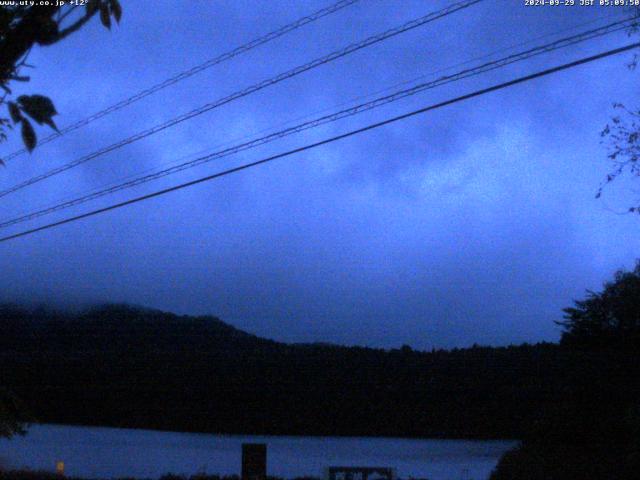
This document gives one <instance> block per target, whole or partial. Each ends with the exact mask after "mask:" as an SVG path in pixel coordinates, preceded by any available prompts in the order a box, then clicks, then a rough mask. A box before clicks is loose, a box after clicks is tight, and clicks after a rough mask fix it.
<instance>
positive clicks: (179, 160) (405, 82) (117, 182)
mask: <svg viewBox="0 0 640 480" xmlns="http://www.w3.org/2000/svg"><path fill="white" fill-rule="evenodd" d="M613 17H617V15H608V16H606V17H603V18H605V19H606V18H609V19H610V18H613ZM601 21H602V18H597V19H592V20H589V21H587V22H582V23H579V24H576V25H572V26H570V27H566V28H562V29H560V30H556V31H554V32H550V33H547V34H544V35H539V36H536V37H532V38H529V39H528V40H525V41H522V42H518V43H516V44H511V45H509V46H507V47H502V48H499V49H497V50H494V51H492V52H489V53H486V54H483V55H480V56H477V57H473V58H470V59H468V60H464V61H462V62H458V63H455V64H453V65H449V66H447V67H443V68H439V69H437V70H435V71H431V72H429V73H426V74H422V75H420V76H418V77H414V78H412V79H410V80H403V81H401V82H398V83H394V84H392V85H389V86H387V87H384V88H382V89H378V90H375V91H373V92H371V93H368V94H365V95H359V96H357V97H354V98H351V99H349V100H346V101H342V102H340V103H338V104H336V105H333V106H332V107H324V108H321V109H318V110H315V111H314V112H313V113H311V114H306V115H302V116H299V117H296V118H294V119H291V120H287V121H284V122H279V123H277V124H276V126H274V127H267V128H263V129H260V130H258V131H257V132H254V133H256V134H259V133H264V132H269V131H273V130H274V129H275V127H282V126H285V125H290V124H292V123H295V122H296V121H299V120H305V119H309V118H312V117H313V116H314V115H316V114H319V113H323V112H326V111H329V110H331V109H332V108H334V107H341V106H343V105H347V104H350V103H352V102H356V101H361V100H364V99H367V98H372V97H375V96H376V95H379V94H381V93H385V92H389V91H392V90H393V89H395V88H398V87H401V86H404V85H410V84H412V83H415V82H417V81H419V80H423V79H425V78H430V77H433V76H434V75H436V74H439V73H444V72H447V71H450V70H453V69H454V68H456V67H461V66H463V65H468V64H471V63H473V62H477V61H480V60H485V59H488V58H491V57H493V56H494V55H497V54H499V53H503V52H508V51H510V50H514V49H516V48H518V47H523V46H525V45H530V44H532V43H533V42H534V41H536V40H542V39H545V38H549V37H553V36H556V35H560V34H562V33H565V32H569V31H573V30H577V29H579V28H581V27H586V26H587V25H592V24H594V23H597V22H601ZM629 21H630V22H636V21H637V20H636V18H635V17H631V18H630V19H629ZM632 25H633V23H632V24H630V25H629V27H631V26H632ZM625 28H626V27H625ZM251 137H252V134H244V135H242V136H240V137H238V138H236V139H234V140H228V141H224V142H221V143H217V144H216V147H207V148H205V149H202V150H199V151H198V152H194V153H191V154H189V155H185V156H183V157H179V158H177V159H174V160H171V161H169V162H165V163H163V164H161V165H159V167H168V166H170V165H174V166H175V165H178V164H181V163H183V160H186V159H187V158H191V159H193V158H199V156H201V155H203V154H205V152H211V151H212V150H214V148H226V147H228V146H230V145H234V142H236V141H241V140H245V139H249V138H251ZM156 171H158V166H155V167H150V168H147V169H145V170H142V171H138V172H136V173H133V174H129V175H126V176H124V177H119V178H117V179H115V180H113V181H110V182H108V183H106V184H103V185H101V186H100V187H96V188H91V189H89V191H88V192H87V193H86V195H88V194H89V193H93V192H98V191H100V190H102V189H105V188H111V187H114V186H117V185H120V183H121V182H124V181H125V180H129V179H132V178H134V177H136V176H138V175H144V174H147V173H150V172H156ZM76 196H77V194H75V195H66V196H64V197H63V198H60V199H59V200H57V201H56V202H48V204H47V205H46V206H45V205H41V206H38V207H37V208H39V209H46V208H50V207H52V206H55V205H57V204H58V203H60V202H66V201H68V200H71V199H75V198H76ZM83 196H84V195H83ZM21 215H26V213H23V214H21Z"/></svg>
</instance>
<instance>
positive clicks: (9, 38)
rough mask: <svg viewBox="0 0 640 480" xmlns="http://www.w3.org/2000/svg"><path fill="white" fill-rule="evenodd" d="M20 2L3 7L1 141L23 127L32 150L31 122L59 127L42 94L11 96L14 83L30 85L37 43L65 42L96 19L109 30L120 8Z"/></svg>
mask: <svg viewBox="0 0 640 480" xmlns="http://www.w3.org/2000/svg"><path fill="white" fill-rule="evenodd" d="M21 3H22V2H16V4H15V5H4V6H0V89H1V90H2V95H1V96H0V107H2V109H3V110H4V111H6V113H5V114H4V115H0V142H3V141H5V140H6V139H7V133H8V131H9V130H11V129H13V127H20V130H21V135H22V140H23V142H24V144H25V146H26V148H27V149H28V150H29V151H32V150H33V149H34V148H35V146H36V144H37V135H36V131H35V129H34V127H33V124H32V121H33V122H35V123H37V124H38V125H47V126H49V127H51V128H53V129H56V125H55V123H54V121H53V117H54V116H55V115H56V114H57V112H56V109H55V106H54V104H53V102H52V101H51V99H49V98H48V97H46V96H44V95H20V96H19V97H17V98H16V99H13V98H12V90H11V85H12V83H13V82H27V81H29V77H28V76H26V75H24V74H23V71H24V69H25V68H30V67H31V65H29V64H27V57H28V56H29V52H30V51H31V49H32V48H33V47H34V46H36V45H38V46H49V45H54V44H56V43H58V42H60V41H62V40H64V39H65V38H67V37H68V36H69V35H71V34H73V33H75V32H77V31H78V30H79V29H80V28H82V27H83V26H84V25H85V24H86V23H87V22H89V21H90V20H91V19H92V18H93V17H94V16H96V15H98V16H99V17H100V21H101V22H102V24H103V25H104V26H105V27H106V28H111V18H113V19H114V20H115V21H116V22H119V21H120V18H121V16H122V8H121V6H120V3H119V1H118V0H88V1H87V2H86V4H85V5H84V8H81V7H79V6H75V5H66V6H61V5H56V3H57V2H48V3H49V5H21ZM70 18H71V19H72V20H71V21H69V20H68V19H70ZM5 109H6V110H5ZM1 162H2V159H0V163H1Z"/></svg>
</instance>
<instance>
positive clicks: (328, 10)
mask: <svg viewBox="0 0 640 480" xmlns="http://www.w3.org/2000/svg"><path fill="white" fill-rule="evenodd" d="M359 1H360V0H340V1H339V2H337V3H334V4H333V5H330V6H328V7H325V8H322V9H320V10H318V11H317V12H314V13H312V14H310V15H307V16H304V17H302V18H299V19H298V20H296V21H295V22H292V23H289V24H287V25H285V26H283V27H281V28H279V29H277V30H273V31H272V32H269V33H267V34H266V35H263V36H262V37H259V38H256V39H253V40H251V41H250V42H247V43H245V44H243V45H240V46H239V47H236V48H234V49H233V50H229V51H228V52H225V53H223V54H221V55H218V56H217V57H214V58H211V59H209V60H207V61H206V62H204V63H201V64H199V65H196V66H195V67H192V68H190V69H189V70H185V71H183V72H181V73H178V74H177V75H174V76H173V77H170V78H167V79H166V80H164V81H162V82H160V83H157V84H155V85H153V86H151V87H149V88H147V89H144V90H141V91H140V92H138V93H136V94H134V95H132V96H130V97H128V98H125V99H124V100H121V101H119V102H117V103H115V104H113V105H111V106H109V107H107V108H105V109H103V110H100V111H98V112H96V113H94V114H93V115H90V116H88V117H86V118H83V119H81V120H78V121H77V122H75V123H72V124H70V125H68V126H66V127H64V128H62V129H60V130H59V131H57V132H55V133H52V134H50V135H48V136H47V137H45V138H43V139H42V140H40V141H38V143H37V145H44V144H45V143H49V142H50V141H52V140H55V139H56V138H58V137H61V136H62V135H64V134H65V133H69V132H72V131H74V130H78V129H79V128H82V127H84V126H86V125H88V124H90V123H91V122H93V121H95V120H98V119H100V118H102V117H105V116H107V115H109V114H111V113H113V112H116V111H118V110H121V109H123V108H125V107H127V106H128V105H131V104H132V103H135V102H137V101H138V100H142V99H143V98H145V97H148V96H149V95H152V94H154V93H156V92H159V91H160V90H163V89H165V88H167V87H169V86H171V85H174V84H175V83H178V82H180V81H181V80H184V79H186V78H189V77H192V76H193V75H196V74H197V73H200V72H202V71H203V70H206V69H208V68H211V67H213V66H215V65H218V64H220V63H222V62H225V61H227V60H231V59H232V58H234V57H237V56H238V55H240V54H243V53H245V52H248V51H250V50H253V49H254V48H257V47H259V46H261V45H264V44H265V43H268V42H270V41H272V40H275V39H277V38H279V37H282V36H283V35H285V34H287V33H289V32H292V31H293V30H297V29H298V28H300V27H303V26H305V25H307V24H309V23H312V22H315V21H316V20H319V19H321V18H323V17H326V16H327V15H331V14H332V13H335V12H338V11H339V10H342V9H343V8H346V7H348V6H351V5H353V4H354V3H357V2H359ZM26 152H27V149H26V148H21V149H19V150H16V151H15V152H13V153H11V154H9V155H7V156H6V157H3V160H4V161H5V162H6V161H8V160H12V159H13V158H15V157H17V156H19V155H22V154H23V153H26Z"/></svg>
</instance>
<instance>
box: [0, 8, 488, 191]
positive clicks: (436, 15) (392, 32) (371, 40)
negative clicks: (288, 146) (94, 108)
mask: <svg viewBox="0 0 640 480" xmlns="http://www.w3.org/2000/svg"><path fill="white" fill-rule="evenodd" d="M482 1H484V0H463V1H461V2H457V3H454V4H452V5H450V6H448V7H446V8H443V9H441V10H438V11H435V12H432V13H429V14H427V15H425V16H423V17H420V18H417V19H414V20H410V21H408V22H406V23H404V24H402V25H401V26H399V27H395V28H392V29H389V30H386V31H384V32H382V33H379V34H377V35H373V36H371V37H368V38H366V39H364V40H362V41H360V42H357V43H352V44H351V45H348V46H347V47H344V48H342V49H340V50H336V51H334V52H332V53H330V54H328V55H325V56H323V57H320V58H317V59H315V60H312V61H311V62H308V63H305V64H303V65H300V66H298V67H295V68H293V69H291V70H288V71H286V72H284V73H281V74H279V75H276V76H275V77H271V78H269V79H267V80H263V81H262V82H259V83H257V84H254V85H252V86H250V87H247V88H245V89H243V90H239V91H237V92H235V93H232V94H230V95H228V96H226V97H223V98H220V99H218V100H216V101H215V102H213V103H207V104H205V105H203V106H201V107H199V108H197V109H195V110H191V111H190V112H187V113H185V114H182V115H180V116H178V117H174V118H173V119H171V120H169V121H167V122H165V123H162V124H160V125H156V126H155V127H152V128H150V129H147V130H144V131H143V132H139V133H137V134H135V135H132V136H130V137H128V138H125V139H123V140H121V141H119V142H117V143H114V144H111V145H109V146H107V147H104V148H101V149H100V150H97V151H95V152H93V153H91V154H89V155H85V156H84V157H81V158H78V159H76V160H74V161H72V162H70V163H67V164H65V165H62V166H60V167H57V168H54V169H52V170H49V171H48V172H45V173H43V174H40V175H37V176H35V177H32V178H30V179H28V180H25V181H23V182H21V183H19V184H17V185H14V186H13V187H10V188H7V189H5V190H2V191H0V197H4V196H6V195H9V194H10V193H13V192H16V191H18V190H21V189H23V188H25V187H27V186H29V185H33V184H34V183H38V182H40V181H42V180H45V179H47V178H49V177H52V176H54V175H57V174H59V173H62V172H65V171H67V170H70V169H71V168H74V167H77V166H78V165H81V164H83V163H86V162H88V161H90V160H93V159H95V158H97V157H99V156H101V155H104V154H105V153H108V152H112V151H113V150H116V149H118V148H121V147H123V146H125V145H129V144H130V143H133V142H136V141H138V140H141V139H143V138H146V137H148V136H150V135H153V134H155V133H158V132H160V131H162V130H165V129H167V128H169V127H172V126H174V125H177V124H179V123H182V122H184V121H186V120H189V119H191V118H193V117H196V116H198V115H201V114H203V113H205V112H208V111H210V110H213V109H214V108H217V107H220V106H222V105H225V104H227V103H230V102H232V101H234V100H237V99H239V98H242V97H245V96H247V95H250V94H252V93H255V92H257V91H259V90H262V89H264V88H267V87H270V86H272V85H275V84H277V83H280V82H282V81H284V80H287V79H289V78H292V77H295V76H297V75H300V74H301V73H304V72H306V71H308V70H312V69H314V68H317V67H319V66H321V65H324V64H327V63H330V62H332V61H334V60H337V59H339V58H342V57H344V56H346V55H349V54H351V53H353V52H356V51H358V50H361V49H363V48H366V47H369V46H371V45H374V44H376V43H378V42H381V41H383V40H387V39H389V38H391V37H394V36H396V35H399V34H401V33H404V32H407V31H409V30H413V29H414V28H417V27H420V26H422V25H425V24H427V23H430V22H433V21H435V20H437V19H440V18H443V17H446V16H448V15H451V14H452V13H455V12H457V11H459V10H462V9H465V8H468V7H470V6H472V5H474V4H476V3H480V2H482Z"/></svg>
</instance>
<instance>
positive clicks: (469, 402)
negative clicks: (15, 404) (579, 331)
mask: <svg viewBox="0 0 640 480" xmlns="http://www.w3.org/2000/svg"><path fill="white" fill-rule="evenodd" d="M0 328H1V330H2V335H0V378H1V379H2V384H3V386H5V387H6V388H8V389H9V390H11V391H12V392H14V393H15V395H16V396H17V397H18V398H19V399H20V401H21V402H22V406H23V409H24V411H25V412H27V414H28V415H29V416H30V417H31V418H32V419H35V420H37V421H40V422H55V423H66V424H83V425H105V426H115V427H131V428H150V429H162V430H176V431H193V432H220V433H247V434H249V433H252V434H300V435H385V436H407V437H413V436H420V437H447V438H523V436H524V435H525V434H526V432H528V431H529V430H530V426H531V425H535V424H536V422H538V421H539V420H540V419H538V418H537V417H538V416H539V415H542V413H541V412H549V411H552V410H553V409H556V408H557V407H558V406H559V405H565V404H571V405H580V404H581V403H584V402H586V403H587V404H588V406H591V405H608V406H610V407H611V408H612V409H614V410H615V408H616V405H627V404H628V403H629V402H631V401H633V400H634V399H636V398H637V393H638V392H639V391H640V388H639V386H640V381H639V376H638V375H637V371H638V365H640V363H639V362H638V360H640V354H639V353H638V351H637V350H636V349H619V348H615V349H611V348H597V349H594V348H589V349H585V348H578V347H573V346H571V345H562V346H561V345H559V344H553V343H540V344H536V345H528V344H523V345H519V346H509V347H481V346H474V347H471V348H465V349H453V350H432V351H427V352H421V351H415V350H413V349H411V348H410V347H408V346H403V347H401V348H399V349H391V350H382V349H374V348H363V347H343V346H334V345H327V344H305V345H299V344H298V345H296V344H284V343H279V342H275V341H271V340H266V339H262V338H259V337H256V336H254V335H250V334H248V333H245V332H242V331H240V330H237V329H235V328H233V327H231V326H229V325H227V324H225V323H223V322H222V321H220V320H219V319H217V318H215V317H209V316H200V317H191V316H178V315H174V314H172V313H166V312H161V311H157V310H151V309H145V308H138V307H133V306H127V305H104V306H100V307H95V308H91V309H89V310H86V311H84V312H81V313H67V312H60V311H55V310H47V309H25V308H21V307H18V306H13V305H3V306H0Z"/></svg>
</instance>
